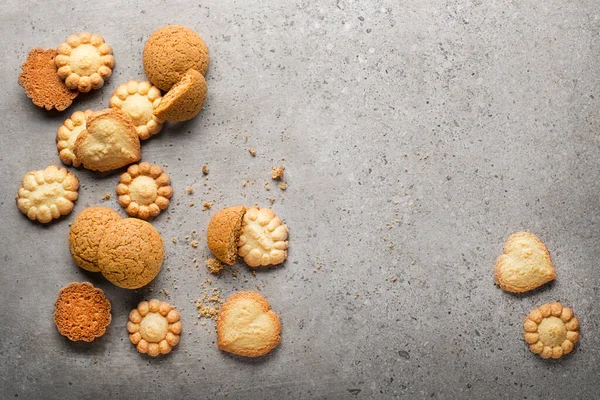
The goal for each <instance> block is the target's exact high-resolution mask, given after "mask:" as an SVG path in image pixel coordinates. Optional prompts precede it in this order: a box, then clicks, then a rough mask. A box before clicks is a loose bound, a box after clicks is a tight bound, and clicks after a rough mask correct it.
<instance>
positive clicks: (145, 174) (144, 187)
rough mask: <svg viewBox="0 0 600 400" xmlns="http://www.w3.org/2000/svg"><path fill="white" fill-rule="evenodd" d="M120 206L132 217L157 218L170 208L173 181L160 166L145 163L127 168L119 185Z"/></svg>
mask: <svg viewBox="0 0 600 400" xmlns="http://www.w3.org/2000/svg"><path fill="white" fill-rule="evenodd" d="M117 195H119V204H121V206H123V207H125V211H127V214H128V215H129V216H131V217H137V218H141V219H148V218H150V217H156V216H157V215H158V214H160V212H161V211H162V210H164V209H165V208H167V207H168V206H169V199H170V198H171V196H173V188H172V187H171V179H170V178H169V175H168V174H167V173H165V172H163V169H162V168H161V167H160V166H158V165H150V164H149V163H146V162H143V163H140V164H134V165H131V166H129V168H127V172H125V173H123V174H122V175H121V177H120V178H119V184H118V185H117Z"/></svg>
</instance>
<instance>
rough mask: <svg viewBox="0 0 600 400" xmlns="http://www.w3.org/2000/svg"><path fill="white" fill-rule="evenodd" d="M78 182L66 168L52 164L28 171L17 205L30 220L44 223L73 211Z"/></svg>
mask: <svg viewBox="0 0 600 400" xmlns="http://www.w3.org/2000/svg"><path fill="white" fill-rule="evenodd" d="M78 189H79V180H78V179H77V177H76V176H75V175H74V174H73V173H71V172H67V170H66V169H65V168H61V169H58V167H56V166H55V165H51V166H49V167H48V168H46V169H43V170H39V171H31V172H28V173H27V174H26V175H25V176H24V177H23V183H22V185H21V187H20V188H19V192H18V194H17V206H18V207H19V210H21V212H22V213H23V214H26V215H27V217H29V219H31V220H33V221H35V220H38V221H39V222H41V223H43V224H45V223H48V222H50V221H52V220H53V219H56V218H59V217H60V216H61V215H67V214H68V213H70V212H71V210H73V202H74V201H75V200H77V197H78V195H77V190H78Z"/></svg>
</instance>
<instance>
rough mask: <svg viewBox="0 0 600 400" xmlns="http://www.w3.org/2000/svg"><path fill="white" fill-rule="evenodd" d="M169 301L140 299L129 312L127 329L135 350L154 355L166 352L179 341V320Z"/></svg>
mask: <svg viewBox="0 0 600 400" xmlns="http://www.w3.org/2000/svg"><path fill="white" fill-rule="evenodd" d="M179 319H180V316H179V313H178V312H177V311H175V310H173V307H172V306H171V305H170V304H169V303H165V302H161V301H158V300H156V299H152V300H150V301H142V302H141V303H140V304H138V306H137V308H135V309H134V310H132V311H131V312H130V313H129V322H127V331H128V332H129V340H130V341H131V343H133V344H134V345H136V348H137V351H139V352H140V353H142V354H148V355H149V356H151V357H156V356H157V355H159V354H168V353H170V352H171V350H172V349H173V347H175V346H176V345H177V344H178V343H179V335H180V334H181V329H182V327H181V321H180V320H179Z"/></svg>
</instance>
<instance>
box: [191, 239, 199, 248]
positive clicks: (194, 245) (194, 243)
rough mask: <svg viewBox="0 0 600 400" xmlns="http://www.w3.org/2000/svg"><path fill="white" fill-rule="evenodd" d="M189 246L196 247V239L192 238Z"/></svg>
mask: <svg viewBox="0 0 600 400" xmlns="http://www.w3.org/2000/svg"><path fill="white" fill-rule="evenodd" d="M190 246H192V247H193V248H196V247H198V241H197V240H192V242H191V243H190Z"/></svg>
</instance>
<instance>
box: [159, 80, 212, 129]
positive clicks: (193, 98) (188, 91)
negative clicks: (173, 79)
mask: <svg viewBox="0 0 600 400" xmlns="http://www.w3.org/2000/svg"><path fill="white" fill-rule="evenodd" d="M207 91H208V87H207V86H206V81H205V80H204V76H203V75H202V74H201V73H200V72H198V71H196V70H195V69H190V70H189V71H187V72H186V73H185V75H183V77H182V78H181V80H179V81H178V82H177V83H175V85H173V87H172V88H171V90H169V91H168V92H167V93H166V94H165V95H164V96H163V98H162V100H161V101H160V103H159V104H158V106H157V107H156V108H155V109H154V116H156V117H157V118H159V119H161V120H163V121H178V122H180V121H187V120H189V119H192V118H194V117H195V116H196V115H198V113H199V112H200V111H201V110H202V106H203V105H204V101H205V100H206V92H207Z"/></svg>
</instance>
